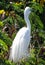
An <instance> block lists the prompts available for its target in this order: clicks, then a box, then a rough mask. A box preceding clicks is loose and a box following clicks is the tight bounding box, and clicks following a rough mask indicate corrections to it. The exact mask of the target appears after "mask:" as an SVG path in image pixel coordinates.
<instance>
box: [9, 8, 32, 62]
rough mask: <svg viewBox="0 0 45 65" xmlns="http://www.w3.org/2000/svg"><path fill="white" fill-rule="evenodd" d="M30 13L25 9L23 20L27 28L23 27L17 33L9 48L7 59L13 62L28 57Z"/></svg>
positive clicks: (29, 9)
mask: <svg viewBox="0 0 45 65" xmlns="http://www.w3.org/2000/svg"><path fill="white" fill-rule="evenodd" d="M30 13H31V8H30V7H26V8H25V10H24V19H25V22H26V24H27V27H23V28H21V29H20V30H19V31H18V33H17V35H16V37H15V39H14V41H13V44H12V46H11V51H10V56H9V59H10V60H12V61H13V62H18V61H19V60H20V59H22V58H26V57H27V56H28V55H29V52H28V47H29V44H30V35H31V24H30V21H29V19H28V17H29V14H30Z"/></svg>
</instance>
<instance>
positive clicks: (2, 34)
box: [0, 31, 12, 46]
mask: <svg viewBox="0 0 45 65" xmlns="http://www.w3.org/2000/svg"><path fill="white" fill-rule="evenodd" d="M0 39H2V40H3V41H4V42H5V43H6V44H7V45H8V46H10V45H11V44H12V40H11V39H10V38H9V37H8V36H7V35H5V34H4V33H2V32H1V31H0Z"/></svg>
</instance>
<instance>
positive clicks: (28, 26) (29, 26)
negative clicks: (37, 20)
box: [24, 15, 31, 30]
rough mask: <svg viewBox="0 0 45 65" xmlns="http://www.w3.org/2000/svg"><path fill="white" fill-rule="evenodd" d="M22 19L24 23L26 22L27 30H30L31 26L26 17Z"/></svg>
mask: <svg viewBox="0 0 45 65" xmlns="http://www.w3.org/2000/svg"><path fill="white" fill-rule="evenodd" d="M24 19H25V21H26V24H27V28H28V29H29V30H30V29H31V25H30V21H29V18H28V16H26V15H24Z"/></svg>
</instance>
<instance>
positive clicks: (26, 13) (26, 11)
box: [24, 7, 32, 16]
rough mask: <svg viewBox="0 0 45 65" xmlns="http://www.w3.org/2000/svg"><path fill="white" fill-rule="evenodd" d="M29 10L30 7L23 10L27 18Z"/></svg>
mask: <svg viewBox="0 0 45 65" xmlns="http://www.w3.org/2000/svg"><path fill="white" fill-rule="evenodd" d="M31 10H32V9H31V8H30V7H26V8H25V10H24V15H26V16H28V15H29V14H30V13H31Z"/></svg>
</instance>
